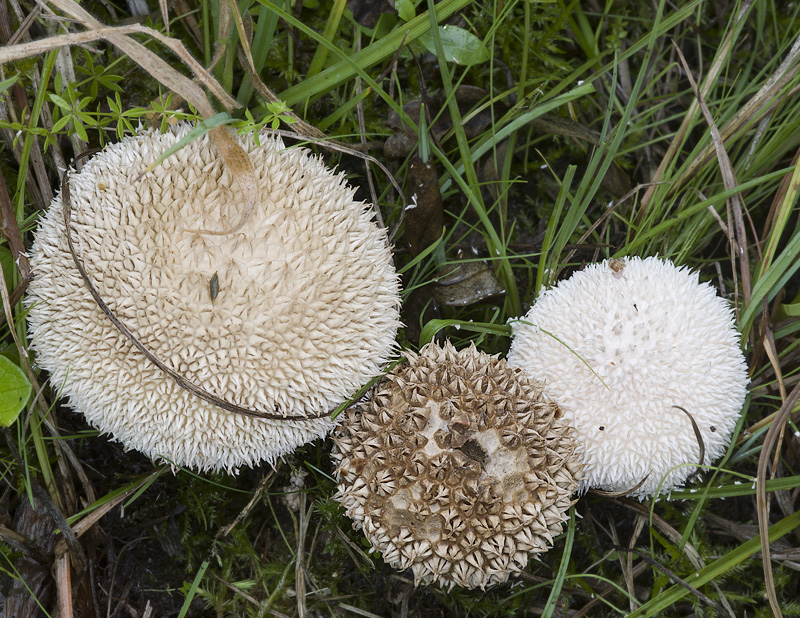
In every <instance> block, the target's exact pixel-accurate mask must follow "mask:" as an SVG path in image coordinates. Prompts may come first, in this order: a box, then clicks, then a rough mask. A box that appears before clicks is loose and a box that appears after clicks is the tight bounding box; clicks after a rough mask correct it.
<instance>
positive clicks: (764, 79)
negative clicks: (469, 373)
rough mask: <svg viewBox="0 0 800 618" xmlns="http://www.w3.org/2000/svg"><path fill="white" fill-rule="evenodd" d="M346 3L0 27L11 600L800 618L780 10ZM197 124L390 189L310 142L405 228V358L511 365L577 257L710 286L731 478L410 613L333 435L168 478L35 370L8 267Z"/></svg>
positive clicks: (789, 72) (90, 12) (601, 501)
mask: <svg viewBox="0 0 800 618" xmlns="http://www.w3.org/2000/svg"><path fill="white" fill-rule="evenodd" d="M362 4H363V3H359V2H353V3H344V2H343V1H342V0H331V1H328V2H318V1H317V0H309V1H307V2H305V3H303V2H297V3H284V2H280V1H278V0H258V1H252V2H251V1H248V0H245V1H244V2H239V3H229V2H217V1H215V0H212V1H210V2H195V1H194V0H182V1H180V2H176V3H174V5H170V7H169V8H168V9H167V8H166V5H165V8H164V9H163V11H164V12H162V10H161V9H160V8H159V9H158V10H156V11H155V12H153V13H151V14H149V15H145V16H141V15H140V16H131V15H129V14H128V13H127V8H122V7H120V6H116V5H113V4H109V3H90V4H88V5H86V6H85V7H84V8H82V7H79V6H77V5H75V4H74V3H72V2H69V1H67V0H54V1H53V2H51V3H49V4H47V5H38V4H36V3H33V2H26V1H21V2H17V1H12V2H8V3H6V2H2V3H0V6H2V10H3V14H2V15H0V22H1V23H2V24H3V28H2V29H0V40H2V42H3V43H4V44H5V47H4V48H3V50H0V59H2V62H3V63H4V64H2V73H1V74H0V98H2V104H1V105H0V138H2V146H0V170H1V171H2V174H0V213H1V214H2V221H3V242H2V246H0V258H2V259H1V260H0V261H2V266H3V271H4V280H5V282H6V283H5V285H6V288H7V290H6V291H7V297H6V298H5V301H6V305H5V306H6V313H5V316H6V321H5V323H4V326H3V346H4V348H3V351H2V353H3V355H4V356H7V357H9V358H10V359H11V360H12V361H13V362H14V363H16V365H17V366H18V367H20V368H21V369H22V370H23V372H22V375H23V378H21V379H23V380H27V381H28V382H30V384H32V385H33V389H32V392H33V395H32V396H31V397H30V398H29V399H28V400H27V401H26V402H25V405H24V406H23V407H22V408H21V409H20V410H17V412H18V416H15V417H14V418H12V419H11V421H10V422H9V424H8V425H9V426H8V427H7V428H5V429H4V430H3V431H4V435H3V440H2V446H0V463H2V468H0V469H1V470H2V481H3V490H2V492H1V493H0V517H2V521H0V524H2V528H1V529H0V540H2V545H0V569H2V572H1V573H0V593H2V594H3V596H4V597H5V598H6V603H7V604H8V603H12V602H13V603H17V604H18V605H15V606H14V607H16V608H18V610H19V611H20V612H23V611H24V612H28V613H25V614H23V613H19V614H18V615H45V614H50V615H52V614H53V613H54V612H55V611H56V608H57V607H59V608H60V609H59V611H60V612H61V615H62V616H65V615H70V614H69V613H68V611H67V606H65V605H64V604H65V603H66V604H67V605H68V606H69V607H70V608H72V612H73V614H72V615H108V616H121V615H131V616H141V615H161V616H181V617H183V616H206V615H208V616H211V615H216V616H226V615H235V616H259V617H260V616H287V615H300V616H303V615H331V616H346V615H362V616H388V615H393V616H406V615H451V616H467V615H470V616H508V615H520V616H521V615H528V614H531V613H536V614H542V615H545V616H555V615H562V614H563V615H570V616H586V615H590V616H623V615H627V616H631V617H633V616H653V615H659V616H685V615H703V616H730V615H737V616H738V615H744V613H745V612H746V613H747V614H748V615H756V616H769V615H778V612H779V611H782V613H783V615H784V616H793V615H797V614H798V613H800V607H798V603H797V601H796V599H797V598H798V595H800V577H799V576H798V574H797V550H796V547H797V546H798V542H799V541H800V537H798V526H800V515H798V510H800V509H798V506H797V500H798V487H800V470H799V469H798V466H800V458H799V455H798V454H799V453H800V443H798V435H800V429H798V423H800V418H799V417H798V411H799V409H798V403H797V401H798V386H797V384H798V369H799V368H800V363H798V333H799V332H800V318H799V316H800V285H799V284H800V279H798V274H797V270H798V268H800V260H798V255H800V222H799V221H798V217H797V199H798V189H797V187H798V182H797V181H798V178H800V175H798V172H797V170H798V169H799V168H798V167H797V158H798V156H797V153H798V148H799V147H800V131H798V126H800V106H798V104H797V97H796V94H797V89H798V72H800V51H799V50H798V42H797V40H796V39H795V38H794V37H795V36H796V35H795V33H796V32H797V28H796V27H793V26H796V25H797V23H798V14H797V11H798V8H797V7H794V8H791V7H790V8H788V9H787V8H785V7H783V6H782V5H780V4H779V3H776V2H772V1H769V0H756V1H754V2H747V3H745V2H733V1H722V2H716V3H704V2H700V1H699V0H695V1H691V2H685V3H679V4H680V6H678V7H677V8H676V7H674V6H673V5H672V3H666V2H660V3H658V4H657V7H656V8H655V9H654V8H653V5H651V4H650V3H614V2H606V3H603V2H597V1H585V2H564V1H561V0H559V1H556V2H550V3H534V2H525V1H522V0H507V1H504V2H503V1H499V0H495V1H494V2H491V3H483V4H476V3H472V2H469V0H442V1H441V2H439V3H434V2H432V1H430V2H429V1H427V0H422V1H418V2H413V1H412V0H404V1H403V2H401V1H400V0H398V1H397V2H396V3H395V8H396V10H397V13H394V12H388V13H386V14H383V15H380V16H378V15H377V14H375V15H372V17H373V18H375V22H374V23H371V22H365V23H368V24H369V25H364V24H362V23H359V22H358V21H357V20H356V18H355V17H354V15H355V14H357V11H356V9H357V8H358V7H359V6H361V5H362ZM351 5H352V6H351ZM149 8H151V9H156V8H157V7H156V6H155V5H152V6H150V7H149ZM787 11H788V12H789V13H788V14H787ZM792 11H793V12H792ZM367 12H368V13H369V11H367ZM65 15H68V16H69V17H70V18H69V19H64V16H65ZM98 20H99V21H98ZM9 26H10V27H9ZM106 26H109V27H111V29H108V28H106ZM453 32H456V33H457V35H455V36H453V34H452V33H453ZM52 37H59V38H52ZM70 46H71V47H70ZM195 58H196V59H197V60H196V61H195V60H194V59H195ZM453 58H456V59H458V60H459V62H460V63H459V62H455V61H453ZM689 75H691V77H692V79H691V80H690V79H689ZM193 80H194V81H193ZM692 81H694V85H693V84H692ZM389 118H394V119H395V120H394V121H393V122H391V121H390V122H388V123H387V119H389ZM183 119H192V120H197V121H202V120H205V121H207V122H210V123H212V124H218V125H220V126H221V125H223V124H224V125H230V126H231V127H233V128H234V129H237V130H243V131H244V130H252V129H253V128H254V127H257V128H261V127H264V128H275V127H277V126H280V127H281V128H283V129H285V130H293V131H296V132H297V133H299V134H301V135H303V136H304V139H310V140H312V141H321V140H322V139H323V138H331V139H333V140H335V141H336V142H337V143H344V144H346V145H348V146H349V147H350V148H351V149H353V150H356V151H359V152H363V153H369V154H370V155H372V156H373V157H374V158H375V159H376V160H377V161H378V162H380V163H382V164H383V165H384V166H385V167H386V168H387V169H388V170H389V172H390V173H391V174H392V175H393V176H394V177H395V178H396V179H397V180H398V181H399V182H400V184H401V185H403V188H404V191H405V193H406V195H405V196H400V195H399V194H398V192H397V191H396V190H395V188H394V186H393V185H392V183H391V182H390V180H389V178H388V177H387V175H386V174H385V173H384V172H382V171H380V170H379V169H378V168H377V167H376V166H375V165H374V164H372V163H368V162H367V163H365V161H364V160H363V159H360V158H358V157H353V156H351V155H349V154H341V153H339V152H331V151H329V150H326V149H325V148H322V147H319V151H320V153H322V155H323V156H324V157H325V158H326V159H327V160H328V161H329V162H330V163H331V164H337V165H339V166H340V168H341V169H344V170H346V171H347V173H348V175H349V176H350V179H351V182H353V183H355V184H357V185H358V186H359V187H360V189H359V191H360V192H361V193H360V195H361V196H363V197H364V199H368V200H371V201H374V202H375V203H377V204H378V206H379V209H380V212H381V215H382V218H383V220H384V222H385V223H386V225H387V227H388V228H389V230H390V231H391V232H392V241H393V243H394V246H395V260H396V264H397V268H398V271H399V272H400V273H401V275H402V278H403V289H404V292H403V303H404V306H403V320H404V323H405V328H404V329H403V330H402V331H401V333H400V335H399V338H400V341H401V343H402V344H403V345H404V346H410V347H417V346H419V345H421V344H423V343H425V342H427V341H430V340H432V339H433V338H435V337H442V336H447V337H449V338H450V339H451V340H452V341H453V342H454V343H455V344H456V345H457V346H461V345H465V344H467V343H468V342H470V341H474V342H475V343H476V345H477V346H478V347H479V348H480V349H482V350H485V351H487V352H491V353H502V352H505V351H507V349H508V345H509V334H510V330H509V327H508V326H507V322H508V320H509V319H512V318H516V317H519V316H521V315H522V314H523V312H524V311H525V309H526V307H528V306H529V305H530V303H531V302H532V300H533V299H534V298H535V296H536V295H537V294H538V293H539V292H540V291H541V290H542V289H544V288H545V287H546V286H548V285H551V284H553V283H554V282H556V281H557V280H559V279H561V278H563V277H564V276H566V275H567V274H569V273H570V272H572V271H573V270H575V269H578V268H580V267H581V266H582V265H583V264H585V263H587V262H591V261H596V260H599V259H603V258H612V257H620V256H626V255H640V256H648V255H656V254H657V255H660V256H664V257H668V258H671V259H673V260H674V261H676V262H677V263H680V264H687V265H689V266H690V267H692V268H694V269H697V270H699V271H700V273H701V278H702V279H703V280H707V281H711V282H712V283H713V284H714V285H715V286H716V287H717V288H718V290H719V293H720V294H721V295H723V296H724V297H726V298H729V299H730V300H731V302H732V303H733V305H734V307H735V309H736V314H737V319H738V324H739V328H740V331H741V333H742V338H743V342H744V345H745V351H746V354H747V359H748V363H749V366H750V371H751V375H752V383H751V387H750V395H749V397H748V402H747V405H746V407H745V410H744V412H743V416H742V419H741V422H740V424H739V426H738V428H737V430H736V432H735V435H734V439H733V442H732V446H731V447H730V449H729V451H728V453H727V455H726V456H725V458H724V459H723V460H722V461H721V462H719V463H718V464H717V465H716V466H714V467H712V468H711V469H709V470H707V471H706V472H705V473H704V474H703V475H702V476H701V477H700V478H699V479H696V480H695V481H694V482H693V484H692V485H691V486H690V487H687V488H685V489H683V490H680V491H674V492H673V493H672V499H673V501H672V502H668V501H666V500H657V501H654V502H652V503H645V504H643V505H642V504H639V503H633V502H631V501H629V500H627V499H625V498H608V497H599V496H592V495H590V496H587V497H586V498H583V499H582V500H581V501H580V502H579V503H578V505H577V506H576V509H575V512H574V514H573V516H572V519H571V521H570V526H569V530H568V532H565V533H564V535H562V536H561V537H560V538H559V539H557V541H556V543H555V547H554V548H553V550H551V551H550V552H549V553H547V554H545V555H543V556H542V558H541V561H536V562H531V564H529V566H528V568H527V570H526V573H524V574H523V575H522V576H521V577H520V578H517V579H516V580H514V581H513V582H511V583H508V584H505V585H503V586H500V587H497V588H495V589H489V590H487V591H464V590H458V589H454V590H452V591H450V592H443V591H441V590H439V589H438V588H435V587H429V588H423V589H419V590H417V589H414V588H413V587H412V586H411V583H410V579H409V578H408V577H407V576H406V574H403V573H395V572H392V571H391V570H390V569H389V568H388V567H387V566H386V565H385V564H384V563H383V561H382V560H381V558H380V556H378V555H375V554H371V553H370V552H369V546H368V544H366V543H365V541H364V539H363V537H362V536H361V535H360V534H359V533H357V532H354V531H353V530H352V529H351V528H350V522H349V521H348V520H347V519H346V518H345V517H343V515H342V513H341V511H340V509H339V507H338V505H337V503H336V502H334V501H333V500H332V495H333V493H334V490H335V484H334V482H333V481H332V479H331V478H330V474H331V465H330V462H329V457H328V454H329V448H330V447H329V445H328V444H327V443H325V442H318V443H314V444H311V445H308V446H306V447H304V448H303V449H301V450H300V451H298V452H297V453H296V454H294V455H293V456H292V457H290V458H287V460H286V461H285V462H281V463H280V464H279V465H277V466H276V468H275V470H272V469H271V468H269V467H267V466H264V467H262V468H260V469H257V470H252V471H250V470H246V471H242V472H241V473H240V474H239V475H238V476H236V477H228V476H224V475H219V476H207V475H199V476H198V475H196V474H193V473H190V472H189V471H183V470H178V471H176V473H175V474H173V473H172V471H170V470H169V469H168V468H157V469H155V471H154V468H153V465H152V464H151V462H149V461H148V460H146V459H145V458H144V457H142V456H140V455H138V454H137V453H131V452H128V453H125V452H122V450H121V449H120V447H119V446H118V445H115V444H113V443H110V442H107V441H106V440H105V439H104V438H102V437H98V436H96V435H92V434H91V432H89V431H88V428H87V426H86V425H85V423H84V421H83V420H82V419H81V418H80V417H78V416H76V415H74V414H73V413H72V412H70V410H69V409H68V408H67V407H64V406H63V405H61V403H59V402H58V389H56V388H48V387H45V388H40V386H41V384H43V382H44V379H45V376H40V375H38V374H37V372H36V366H35V363H33V364H31V363H30V360H32V359H26V356H25V352H24V349H25V346H26V332H25V320H24V318H25V310H24V307H23V305H22V304H21V297H22V293H23V291H24V285H25V282H26V280H27V277H28V276H29V272H28V270H27V261H26V258H25V248H26V246H28V243H29V242H30V238H31V232H32V230H33V229H35V225H36V216H37V213H38V212H40V211H41V210H43V209H45V208H46V207H47V205H48V204H49V202H50V200H51V199H52V197H53V195H54V188H55V187H57V184H58V176H59V174H60V173H61V172H62V171H63V170H64V169H65V168H66V167H67V165H68V164H69V161H71V159H72V158H73V157H74V156H75V155H77V154H78V153H80V152H82V151H84V150H85V149H87V148H90V147H102V146H103V145H104V144H106V143H108V142H110V141H115V140H117V139H119V138H120V137H121V136H122V135H125V134H129V133H131V132H133V131H135V130H136V129H137V127H138V126H139V125H140V124H141V125H145V126H160V127H165V126H167V125H169V124H172V123H174V122H177V121H180V120H183ZM391 140H394V141H395V142H398V143H400V144H401V146H402V148H401V150H400V151H392V152H388V150H387V149H386V144H388V143H389V142H390V141H391ZM314 147H315V148H317V147H318V146H316V145H315V146H314ZM414 157H417V158H419V159H420V160H423V161H426V162H430V163H431V164H432V165H433V169H434V170H435V177H434V183H435V185H436V187H437V188H438V192H439V193H440V195H441V202H439V203H438V204H439V205H438V206H437V205H436V204H437V203H436V202H435V199H434V198H433V197H430V196H426V197H425V201H424V203H420V204H419V208H429V209H433V210H434V214H437V215H438V216H439V217H440V218H439V220H440V221H441V229H442V230H443V231H442V234H441V236H440V237H439V236H437V238H436V239H435V240H434V242H430V243H426V244H424V245H422V248H421V249H419V250H412V249H411V248H410V247H413V246H415V245H416V244H418V243H417V239H418V238H419V237H420V235H421V234H422V232H423V231H424V230H423V228H424V226H420V224H419V223H416V222H415V221H414V220H413V218H411V217H409V215H408V213H409V211H408V210H406V209H405V204H406V201H408V200H410V199H411V198H412V196H414V195H415V193H414V189H413V187H414V186H416V185H413V182H414V176H413V174H412V173H411V171H410V169H411V165H410V163H411V162H412V160H414ZM436 209H439V211H438V212H437V211H436ZM453 273H456V274H459V275H460V276H461V278H460V279H459V280H458V282H456V283H450V284H449V285H445V284H444V283H443V282H448V281H449V280H450V279H453V278H454V277H453ZM456 279H458V277H456ZM37 381H39V383H37ZM12 416H13V415H12ZM768 504H769V505H771V507H770V508H768ZM59 513H60V517H61V518H59V516H58V514H59ZM67 524H68V525H69V526H71V528H72V529H73V530H74V532H75V534H74V539H71V540H69V543H66V540H63V539H66V535H63V529H64V526H65V525H67ZM57 530H61V532H62V533H58V532H57ZM62 540H63V542H62ZM768 543H771V555H772V559H771V560H764V561H763V563H762V560H760V559H759V557H758V554H759V553H762V555H764V554H763V550H764V548H765V546H766V545H767V544H768ZM64 556H67V557H68V558H67V559H64ZM70 561H71V562H70ZM68 571H69V572H71V574H72V579H71V584H72V585H71V586H70V585H67V586H66V588H65V587H64V583H65V582H68V580H67V579H65V578H66V576H67V575H66V574H67V572H68ZM59 585H60V587H59ZM743 591H744V592H743ZM9 599H11V600H12V601H9ZM7 607H11V606H9V605H7ZM148 608H149V609H148ZM7 611H8V610H7ZM148 612H149V613H148Z"/></svg>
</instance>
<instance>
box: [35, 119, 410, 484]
mask: <svg viewBox="0 0 800 618" xmlns="http://www.w3.org/2000/svg"><path fill="white" fill-rule="evenodd" d="M191 128H192V127H191V126H190V125H189V124H183V125H179V126H178V127H176V128H173V129H172V130H170V131H168V132H166V133H163V134H162V133H160V132H158V131H146V132H143V133H141V134H138V135H135V136H132V137H127V138H125V139H123V140H122V141H120V142H118V143H116V144H112V145H109V146H107V147H106V148H105V149H104V150H103V151H102V152H101V153H99V154H97V155H96V156H94V157H93V158H92V159H91V160H90V161H88V162H87V163H86V164H85V165H84V167H83V169H82V170H81V171H80V172H79V173H75V174H72V175H71V177H70V181H69V182H70V193H71V205H72V230H73V232H72V237H73V240H74V242H75V245H76V252H77V254H78V255H79V256H80V257H81V259H82V261H83V264H84V267H85V268H86V270H87V272H88V275H89V278H90V280H91V281H92V282H93V285H94V286H95V287H96V288H97V291H98V292H99V294H100V296H101V297H102V298H103V299H104V301H105V303H106V304H107V305H108V307H109V308H110V309H111V311H112V312H113V313H114V314H115V315H116V316H117V318H119V320H120V321H121V322H122V323H123V324H124V325H125V326H127V327H128V328H129V329H130V330H131V331H132V332H133V334H134V336H135V337H136V338H137V339H138V340H139V341H140V342H141V343H142V344H143V345H144V346H145V347H146V348H147V349H148V350H150V351H151V352H152V353H153V354H154V355H155V356H156V357H157V358H159V359H160V360H161V361H162V362H164V363H165V364H166V365H167V366H168V367H169V368H170V369H172V370H173V371H175V372H177V373H178V374H180V375H181V376H183V377H184V378H186V379H188V380H189V381H190V382H193V383H194V384H197V385H199V386H201V387H202V388H204V389H205V390H206V391H208V392H209V393H211V394H212V395H214V396H216V397H218V398H220V399H223V400H224V401H225V402H229V403H232V404H235V405H238V406H241V407H245V408H248V409H251V410H255V411H258V412H264V413H268V414H274V415H277V416H279V417H285V416H295V417H296V416H300V417H312V416H318V415H325V416H323V417H322V418H308V419H305V418H302V419H300V420H280V419H278V420H269V419H264V418H252V417H248V416H243V415H240V414H237V413H235V412H228V411H225V410H223V409H221V408H219V407H217V406H215V405H213V404H212V403H208V402H206V401H204V400H201V399H200V398H198V397H197V396H196V395H194V394H193V393H191V392H188V391H187V390H184V389H183V388H180V387H179V386H178V385H177V384H176V383H175V382H174V381H173V380H172V379H171V378H169V377H168V376H167V375H165V374H164V373H163V372H162V371H161V370H160V369H159V368H157V367H156V366H155V365H153V364H152V363H151V362H150V361H148V360H147V358H145V356H144V355H143V354H142V353H141V352H140V351H139V350H138V349H136V348H135V347H134V346H133V344H132V343H131V341H129V340H128V339H127V338H126V337H125V336H124V335H123V334H121V333H120V332H119V331H118V330H117V329H116V328H115V327H114V326H113V324H112V323H111V321H110V320H109V319H108V318H107V316H106V315H105V314H103V313H102V311H101V310H100V308H99V307H98V306H97V303H96V302H95V301H94V299H93V298H92V297H91V295H90V293H89V291H88V289H87V288H86V286H85V285H84V282H83V280H82V279H81V276H80V273H79V272H78V270H77V268H76V266H75V264H74V263H73V259H72V256H71V255H70V253H69V250H68V245H67V239H66V230H65V229H64V218H63V210H64V205H63V203H62V199H61V196H60V195H59V196H58V197H56V198H55V199H54V200H53V203H52V204H51V207H50V209H49V211H48V212H47V214H46V215H45V216H44V217H43V218H42V219H41V221H40V222H39V226H38V229H37V231H36V234H35V239H34V244H33V247H32V254H33V257H32V261H31V265H32V268H33V273H34V279H33V281H32V283H31V285H30V287H29V288H28V297H27V303H28V306H29V307H30V312H29V316H28V320H29V325H30V332H31V334H32V347H33V349H34V350H35V351H36V354H37V363H38V364H39V366H41V367H42V368H44V369H46V370H47V371H48V372H49V373H50V380H51V383H52V384H53V387H54V389H55V390H56V391H57V392H59V393H62V394H63V395H64V396H65V397H67V398H68V403H69V405H71V406H72V407H73V408H74V409H75V410H77V411H79V412H81V413H82V414H83V415H84V416H85V417H86V419H87V420H88V421H89V423H90V424H92V425H94V426H95V427H97V428H98V429H100V430H101V432H103V433H106V434H110V435H111V436H112V437H113V438H114V439H115V440H117V441H120V442H122V443H123V444H124V445H125V446H126V447H127V448H134V449H137V450H140V451H142V452H143V453H145V454H146V455H148V456H150V457H152V458H155V459H166V460H168V461H170V462H172V463H174V464H177V465H181V466H188V467H192V468H196V469H200V470H227V471H233V470H235V469H236V468H238V467H240V466H251V465H254V464H257V463H258V462H260V461H267V462H270V463H272V462H273V461H274V460H275V459H276V458H278V457H280V456H282V455H284V454H285V453H287V452H289V451H291V450H293V449H294V448H296V447H297V446H299V445H301V444H304V443H305V442H308V441H310V440H313V439H315V438H318V437H321V436H324V435H326V434H327V433H328V432H329V431H330V430H331V429H332V428H333V426H334V422H332V421H331V419H330V417H329V416H327V413H328V412H329V411H330V410H331V409H332V408H334V407H336V406H338V405H340V404H341V403H342V402H344V401H346V400H347V399H348V397H350V396H351V395H352V393H354V392H355V391H357V390H358V389H359V388H360V387H361V386H362V385H363V384H364V383H366V382H367V381H368V380H369V379H371V378H372V377H373V376H375V375H376V374H378V373H379V372H380V370H381V368H382V366H383V365H384V364H385V363H386V362H387V361H388V360H389V358H390V357H391V356H392V355H393V354H394V352H395V350H396V348H395V345H396V344H395V334H396V331H397V327H398V326H399V305H400V297H399V283H398V278H397V275H396V273H395V270H394V266H393V263H392V256H391V252H390V249H389V246H388V243H387V240H386V232H385V230H383V229H381V228H379V227H378V226H377V225H376V223H375V222H374V221H373V212H372V209H371V206H370V205H369V204H365V203H363V202H360V201H356V200H355V199H354V194H355V190H354V189H353V188H351V187H350V186H348V185H347V183H346V181H345V178H344V174H343V173H338V174H337V173H334V172H333V171H331V170H329V169H328V168H326V166H325V165H324V163H323V162H322V160H321V159H319V158H318V157H315V156H312V155H310V154H309V152H308V151H307V150H305V149H301V148H286V147H285V146H284V145H283V143H282V142H281V140H279V139H272V138H269V137H266V136H261V139H260V145H259V144H257V143H256V141H255V139H254V137H253V135H243V136H238V137H237V140H238V142H239V144H240V145H241V146H242V148H243V149H244V151H245V152H246V153H247V154H248V156H249V158H250V160H251V163H252V165H253V168H254V170H255V176H256V183H257V188H258V195H259V204H258V205H257V206H256V208H255V209H253V210H252V211H251V212H249V213H248V214H247V216H246V217H243V213H244V212H246V207H245V205H244V200H243V197H242V193H241V190H240V189H239V186H238V184H237V183H236V182H235V180H234V179H233V176H232V173H231V171H230V169H229V168H228V167H227V166H226V165H225V164H224V162H223V160H222V158H221V157H220V155H219V154H218V153H217V150H216V148H215V147H214V146H213V145H212V143H211V142H210V139H209V138H208V136H205V137H203V138H201V139H197V140H194V141H192V142H191V143H189V144H188V145H187V146H185V147H183V148H181V149H180V150H178V151H177V152H176V153H175V154H173V155H171V156H169V157H167V158H166V159H165V160H164V161H163V162H161V163H159V164H158V165H157V166H156V167H155V168H154V169H152V170H151V171H148V172H147V173H145V174H144V175H143V176H142V177H141V179H138V180H136V178H137V176H138V175H139V174H140V173H142V172H143V171H145V169H146V168H147V166H149V165H151V164H152V163H154V162H155V161H156V160H157V159H158V157H159V156H160V155H162V153H164V152H165V151H166V150H167V149H168V148H170V147H171V146H174V145H176V144H177V143H178V142H179V141H180V140H181V139H182V138H184V137H186V135H187V134H188V133H189V131H190V130H191ZM242 221H244V224H243V225H239V224H240V222H242ZM231 229H233V230H234V231H233V232H229V231H230V230H231ZM215 231H216V232H217V233H216V234H215V233H213V232H215ZM224 231H228V232H229V233H221V232H224Z"/></svg>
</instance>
